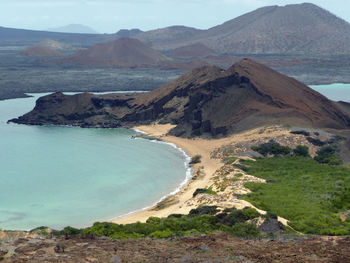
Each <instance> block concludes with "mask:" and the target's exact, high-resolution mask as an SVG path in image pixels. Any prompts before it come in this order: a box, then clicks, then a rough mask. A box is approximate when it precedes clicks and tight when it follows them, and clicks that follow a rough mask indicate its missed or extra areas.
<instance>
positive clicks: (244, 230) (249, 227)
mask: <svg viewBox="0 0 350 263" xmlns="http://www.w3.org/2000/svg"><path fill="white" fill-rule="evenodd" d="M229 233H230V234H231V235H233V236H237V237H257V236H258V235H259V230H258V229H257V227H256V226H255V225H253V224H247V223H238V224H235V225H233V226H232V228H231V229H230V230H229Z"/></svg>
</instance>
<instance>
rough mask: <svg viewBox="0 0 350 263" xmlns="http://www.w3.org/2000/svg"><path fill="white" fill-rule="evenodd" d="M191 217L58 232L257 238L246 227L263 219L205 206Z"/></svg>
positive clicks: (249, 210)
mask: <svg viewBox="0 0 350 263" xmlns="http://www.w3.org/2000/svg"><path fill="white" fill-rule="evenodd" d="M191 212H192V213H191V214H190V215H178V214H176V215H170V216H168V217H167V218H157V217H150V218H149V219H148V220H147V221H146V223H140V222H138V223H134V224H127V225H119V224H114V223H107V222H104V223H100V222H96V223H94V224H93V226H92V227H88V228H85V229H76V228H72V227H66V228H64V229H63V230H62V231H56V232H55V234H56V235H78V234H79V235H82V236H83V237H84V236H86V237H92V236H99V237H102V236H105V237H109V238H112V239H126V238H142V237H151V238H169V237H175V236H188V235H198V234H210V233H213V232H215V231H223V232H226V233H228V234H231V235H234V236H239V237H255V236H257V235H259V231H258V229H257V228H256V227H255V226H254V225H252V224H248V223H246V221H247V220H249V219H252V218H254V217H258V216H260V214H259V213H258V212H257V211H256V210H254V209H252V208H245V209H243V210H236V209H230V210H225V211H224V212H222V213H220V214H219V215H217V216H214V215H213V214H216V213H217V212H219V210H218V209H217V207H216V206H212V207H211V206H205V207H204V206H203V207H199V208H197V209H193V210H192V211H191ZM220 215H221V216H220Z"/></svg>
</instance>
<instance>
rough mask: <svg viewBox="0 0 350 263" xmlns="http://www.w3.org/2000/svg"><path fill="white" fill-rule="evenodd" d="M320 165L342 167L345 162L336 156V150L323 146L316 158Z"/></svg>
mask: <svg viewBox="0 0 350 263" xmlns="http://www.w3.org/2000/svg"><path fill="white" fill-rule="evenodd" d="M314 159H315V160H316V161H317V162H319V163H324V164H329V165H340V164H342V163H343V161H342V160H341V159H340V158H339V157H338V156H337V155H336V149H335V147H332V146H323V147H322V148H320V149H319V150H318V151H317V155H316V156H315V158H314Z"/></svg>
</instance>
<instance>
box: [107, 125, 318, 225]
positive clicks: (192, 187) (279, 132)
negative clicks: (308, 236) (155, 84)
mask: <svg viewBox="0 0 350 263" xmlns="http://www.w3.org/2000/svg"><path fill="white" fill-rule="evenodd" d="M172 127H174V126H173V125H170V124H166V125H159V124H153V125H147V126H137V127H134V128H135V129H137V130H139V131H142V132H145V133H147V134H148V135H150V136H153V137H157V138H159V139H161V140H163V141H165V142H169V143H173V144H175V145H176V146H178V147H180V148H181V149H183V150H184V151H185V152H186V153H187V154H188V155H189V156H191V157H193V156H195V155H201V162H200V163H198V164H194V165H193V166H192V169H193V178H192V179H191V180H190V181H189V182H188V184H187V185H185V186H184V187H183V188H182V189H181V190H180V191H179V192H178V193H177V194H175V195H174V196H171V197H168V198H167V199H165V200H164V201H162V202H161V203H159V204H158V205H156V206H155V207H152V208H149V209H147V210H144V211H140V212H136V213H133V214H130V215H128V216H124V217H117V218H114V219H112V221H113V222H115V223H118V224H127V223H134V222H145V221H146V220H147V219H148V218H149V217H151V216H155V217H167V216H168V215H170V214H187V213H189V211H190V210H191V209H193V208H197V207H198V206H199V205H218V206H219V207H236V208H238V209H242V208H244V207H246V206H249V207H254V206H253V205H251V204H250V203H249V202H247V201H244V200H241V199H238V198H237V197H236V194H246V193H248V192H249V190H248V189H246V188H245V187H244V186H243V185H244V183H246V182H261V183H264V180H262V179H259V178H256V177H253V176H251V175H247V174H243V176H242V171H241V170H238V171H237V170H232V169H231V170H229V171H227V167H226V166H225V165H224V163H223V162H222V158H219V157H220V156H215V154H213V153H214V152H215V151H216V150H217V149H219V148H220V147H223V146H226V145H234V146H235V147H234V148H237V149H240V150H239V151H246V150H247V149H245V148H247V146H246V144H245V143H247V142H249V143H251V142H252V141H253V142H264V141H268V140H269V139H271V138H275V139H277V141H278V140H279V139H280V140H283V141H285V142H288V144H289V145H291V146H292V145H298V144H304V145H308V146H309V147H310V149H311V152H312V150H313V149H312V145H310V144H308V142H307V141H305V138H304V137H303V136H300V135H291V134H290V130H289V129H286V128H283V127H263V128H257V129H254V130H250V131H246V132H242V133H239V134H235V135H232V136H229V137H226V138H222V139H202V138H195V139H187V138H179V137H175V136H169V135H167V133H168V131H169V130H170V129H171V128H172ZM248 148H249V147H248ZM239 151H238V152H237V155H238V156H239ZM239 157H240V158H247V157H245V156H239ZM238 173H239V176H240V177H239V178H240V179H239V180H231V179H232V178H234V177H235V176H236V175H237V174H238ZM236 179H237V178H236ZM228 180H231V181H230V182H234V183H232V184H230V185H229V187H226V186H225V188H224V190H223V191H222V192H220V193H219V191H220V190H219V189H220V188H222V185H223V184H224V183H226V182H227V181H228ZM198 188H212V189H214V190H215V191H218V194H217V195H208V194H200V195H198V196H196V197H193V193H194V192H195V191H196V189H198ZM257 210H258V211H259V212H260V213H263V214H264V213H265V211H261V210H259V209H257ZM280 221H282V222H283V223H284V224H286V223H287V221H286V220H284V219H282V218H280Z"/></svg>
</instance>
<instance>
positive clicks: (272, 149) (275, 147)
mask: <svg viewBox="0 0 350 263" xmlns="http://www.w3.org/2000/svg"><path fill="white" fill-rule="evenodd" d="M251 148H252V150H253V151H256V152H258V153H260V154H261V155H263V156H267V155H269V154H270V155H286V154H289V153H290V152H291V149H290V148H289V147H288V146H281V145H280V144H279V143H277V142H275V141H274V140H271V141H269V142H268V143H263V144H260V145H256V146H252V147H251Z"/></svg>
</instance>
